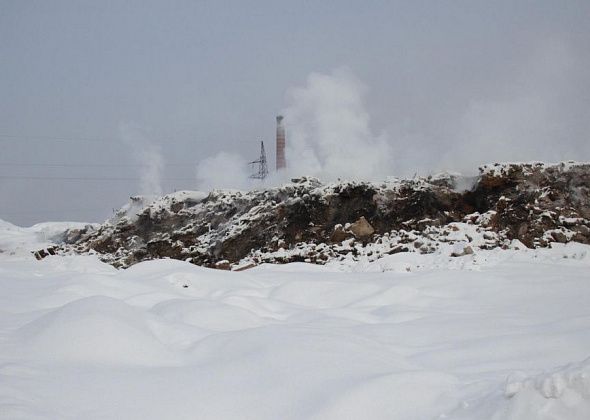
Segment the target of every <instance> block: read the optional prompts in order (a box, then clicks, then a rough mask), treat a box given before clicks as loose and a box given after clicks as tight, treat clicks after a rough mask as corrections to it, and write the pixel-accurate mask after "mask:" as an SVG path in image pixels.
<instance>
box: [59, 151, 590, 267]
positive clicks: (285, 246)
mask: <svg viewBox="0 0 590 420" xmlns="http://www.w3.org/2000/svg"><path fill="white" fill-rule="evenodd" d="M466 181H469V180H466V179H464V178H461V177H459V176H454V175H443V176H437V177H428V178H418V179H412V180H397V179H392V180H389V181H387V182H383V183H368V182H336V183H330V184H325V185H323V184H321V183H320V182H319V181H318V180H316V179H312V178H301V179H297V180H293V182H292V183H290V184H287V185H284V186H282V187H277V188H272V189H267V190H261V191H250V192H238V191H221V190H218V191H213V192H211V193H209V194H204V193H197V192H188V191H183V192H177V193H174V194H170V195H167V196H164V197H162V198H159V199H157V200H155V201H153V202H150V203H149V204H146V203H145V202H144V199H142V198H141V197H136V198H133V199H132V201H131V203H130V204H129V205H127V206H126V207H124V208H123V209H121V210H120V211H119V212H118V213H117V214H116V215H115V217H113V218H112V219H111V220H109V221H107V222H105V223H104V224H102V225H100V227H98V228H92V227H87V228H86V229H82V230H70V231H68V232H66V235H65V237H64V238H63V240H64V243H63V244H62V245H61V246H60V248H59V249H57V250H51V251H52V252H56V251H57V252H60V253H63V252H77V253H98V254H99V256H100V258H101V259H102V260H103V261H106V262H108V263H111V264H113V265H114V266H117V267H128V266H130V265H132V264H135V263H137V262H139V261H144V260H150V259H155V258H175V259H180V260H185V261H189V262H192V263H194V264H198V265H202V266H208V267H216V268H225V269H229V268H234V269H235V268H240V267H245V266H248V265H252V264H258V263H262V262H274V263H286V262H293V261H307V262H313V263H318V264H323V263H326V262H329V261H333V260H342V259H346V258H348V259H353V260H354V259H359V258H367V259H369V260H373V259H376V258H379V257H380V256H383V255H386V254H393V253H397V252H420V253H431V252H436V251H437V249H439V248H440V247H441V244H455V245H456V244H461V246H460V247H459V248H458V250H456V251H455V252H454V254H453V255H455V256H457V255H463V254H469V253H472V252H473V251H474V250H477V249H492V248H496V247H502V248H510V247H519V246H520V247H524V246H526V247H529V248H536V247H547V246H551V243H552V242H561V243H566V242H569V241H577V242H581V243H585V244H590V164H588V163H572V162H568V163H561V164H557V165H546V164H543V163H528V164H522V163H520V164H494V165H486V166H483V167H481V168H480V175H479V176H478V177H477V178H474V179H472V180H470V181H471V182H470V184H471V185H470V188H469V189H467V190H464V189H463V190H462V189H461V188H459V184H465V182H466Z"/></svg>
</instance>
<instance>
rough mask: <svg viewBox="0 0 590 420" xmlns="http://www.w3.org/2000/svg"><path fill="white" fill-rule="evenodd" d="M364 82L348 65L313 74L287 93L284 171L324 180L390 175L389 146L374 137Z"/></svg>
mask: <svg viewBox="0 0 590 420" xmlns="http://www.w3.org/2000/svg"><path fill="white" fill-rule="evenodd" d="M366 90H367V89H366V87H365V85H364V84H363V83H362V82H361V81H360V80H359V79H357V78H356V77H355V76H354V75H353V73H352V72H351V71H350V70H349V69H347V68H339V69H336V70H334V71H333V72H332V73H331V74H321V73H312V74H310V75H309V76H308V78H307V83H306V85H305V86H301V87H294V88H291V89H289V90H288V91H287V95H286V96H287V104H288V106H287V108H286V109H285V110H284V111H283V114H284V115H285V123H286V129H287V149H286V153H287V166H288V167H287V173H288V174H290V175H313V176H317V177H319V178H320V179H323V180H330V179H335V178H344V179H366V180H371V179H378V178H383V177H385V176H386V175H390V174H391V172H392V170H393V169H394V168H393V162H392V150H391V147H390V145H389V144H388V143H387V141H386V138H385V135H384V134H381V135H375V134H374V133H373V132H372V131H371V128H370V125H369V122H370V121H369V114H368V113H367V111H366V109H365V104H364V102H363V99H364V95H365V93H366Z"/></svg>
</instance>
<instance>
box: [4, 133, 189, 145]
mask: <svg viewBox="0 0 590 420" xmlns="http://www.w3.org/2000/svg"><path fill="white" fill-rule="evenodd" d="M20 140H26V141H56V142H79V143H116V144H121V145H126V143H125V142H124V141H123V140H121V139H117V138H109V137H67V136H66V137H61V136H37V135H30V136H29V135H16V134H0V141H20ZM188 141H195V140H193V139H187V140H175V141H174V142H175V143H186V142H188ZM154 142H157V143H166V144H169V143H171V141H170V140H169V139H164V140H154Z"/></svg>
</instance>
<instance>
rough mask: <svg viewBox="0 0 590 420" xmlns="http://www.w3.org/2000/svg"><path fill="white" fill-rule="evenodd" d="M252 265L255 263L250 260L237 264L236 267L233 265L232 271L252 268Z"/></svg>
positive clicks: (254, 265)
mask: <svg viewBox="0 0 590 420" xmlns="http://www.w3.org/2000/svg"><path fill="white" fill-rule="evenodd" d="M254 267H256V264H255V263H253V262H250V263H246V264H242V265H238V266H237V267H234V268H233V270H232V271H244V270H249V269H250V268H254Z"/></svg>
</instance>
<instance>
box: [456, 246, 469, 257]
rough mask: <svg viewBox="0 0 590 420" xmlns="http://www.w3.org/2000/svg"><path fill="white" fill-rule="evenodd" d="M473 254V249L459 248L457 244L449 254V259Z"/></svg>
mask: <svg viewBox="0 0 590 420" xmlns="http://www.w3.org/2000/svg"><path fill="white" fill-rule="evenodd" d="M471 254H473V248H471V246H469V245H465V246H461V245H459V244H456V245H455V249H453V252H451V257H463V256H465V255H471Z"/></svg>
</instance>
